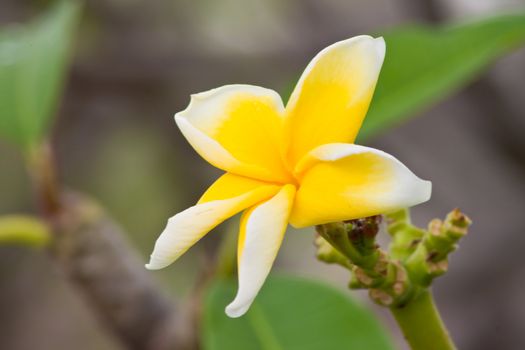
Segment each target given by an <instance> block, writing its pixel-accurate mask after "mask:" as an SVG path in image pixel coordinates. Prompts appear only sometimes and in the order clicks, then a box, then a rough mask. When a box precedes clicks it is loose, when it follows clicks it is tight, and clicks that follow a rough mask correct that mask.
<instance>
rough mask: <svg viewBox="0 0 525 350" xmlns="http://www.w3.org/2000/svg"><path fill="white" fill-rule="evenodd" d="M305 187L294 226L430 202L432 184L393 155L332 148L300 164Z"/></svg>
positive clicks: (312, 153)
mask: <svg viewBox="0 0 525 350" xmlns="http://www.w3.org/2000/svg"><path fill="white" fill-rule="evenodd" d="M296 175H297V176H298V177H299V178H300V183H301V186H300V188H299V189H298V191H297V194H296V197H295V201H294V207H293V209H292V214H291V216H290V223H291V224H292V225H293V226H294V227H305V226H311V225H319V224H324V223H328V222H335V221H342V220H350V219H356V218H362V217H367V216H371V215H377V214H382V213H386V212H389V211H392V210H396V209H398V208H403V207H408V206H413V205H416V204H419V203H422V202H425V201H427V200H428V199H429V198H430V193H431V183H430V182H429V181H424V180H421V179H420V178H418V177H417V176H416V175H414V174H413V173H412V172H411V171H410V170H409V169H408V168H407V167H406V166H404V165H403V164H402V163H401V162H399V161H398V160H397V159H396V158H394V157H393V156H391V155H389V154H387V153H385V152H382V151H379V150H376V149H373V148H369V147H364V146H358V145H352V144H341V143H339V144H328V145H323V146H319V147H317V148H316V149H314V150H312V151H310V153H309V154H308V155H307V156H305V157H304V158H303V159H302V160H301V161H300V162H299V164H298V165H297V168H296Z"/></svg>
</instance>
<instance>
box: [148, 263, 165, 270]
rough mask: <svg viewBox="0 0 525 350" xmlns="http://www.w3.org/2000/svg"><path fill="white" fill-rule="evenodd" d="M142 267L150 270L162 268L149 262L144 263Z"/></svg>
mask: <svg viewBox="0 0 525 350" xmlns="http://www.w3.org/2000/svg"><path fill="white" fill-rule="evenodd" d="M144 267H145V268H146V270H150V271H154V270H160V269H162V267H161V266H158V265H154V264H151V263H150V264H145V265H144Z"/></svg>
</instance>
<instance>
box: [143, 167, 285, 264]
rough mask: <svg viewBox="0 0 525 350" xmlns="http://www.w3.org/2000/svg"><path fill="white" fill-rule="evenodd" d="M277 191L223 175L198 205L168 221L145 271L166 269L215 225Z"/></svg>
mask: <svg viewBox="0 0 525 350" xmlns="http://www.w3.org/2000/svg"><path fill="white" fill-rule="evenodd" d="M279 188H280V187H279V186H275V185H268V184H264V183H261V182H259V181H254V180H250V179H246V178H243V177H240V176H237V175H232V174H225V175H223V176H222V177H220V178H219V179H218V180H217V181H216V182H215V183H214V184H213V185H212V186H211V187H210V188H209V189H208V191H206V193H205V194H204V195H203V197H202V198H201V200H200V201H199V203H198V204H197V205H195V206H193V207H191V208H188V209H186V210H184V211H183V212H180V213H178V214H177V215H175V216H173V217H171V218H170V219H169V220H168V224H167V226H166V228H165V229H164V231H163V232H162V233H161V234H160V236H159V238H158V239H157V242H156V243H155V248H154V249H153V253H151V259H150V262H149V264H147V265H146V268H148V269H150V270H157V269H161V268H163V267H166V266H168V265H169V264H171V263H172V262H174V261H175V260H177V259H178V258H179V257H180V256H181V255H182V254H184V253H185V252H186V251H187V250H188V249H189V248H190V247H191V246H192V245H194V244H195V243H196V242H197V241H198V240H199V239H201V238H202V237H204V235H206V233H208V232H209V231H210V230H212V229H213V228H214V227H215V226H217V225H218V224H220V223H221V222H223V221H224V220H226V219H228V218H230V217H231V216H233V215H235V214H237V213H238V212H240V211H242V210H244V209H246V208H248V207H251V206H253V205H255V204H257V203H259V202H261V201H263V200H265V199H267V198H270V197H271V196H273V195H274V194H275V193H277V192H278V191H279Z"/></svg>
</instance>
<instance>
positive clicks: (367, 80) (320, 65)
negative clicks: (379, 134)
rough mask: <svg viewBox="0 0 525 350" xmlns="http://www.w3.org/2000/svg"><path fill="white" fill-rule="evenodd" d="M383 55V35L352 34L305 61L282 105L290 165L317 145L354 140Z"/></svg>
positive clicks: (372, 90)
mask: <svg viewBox="0 0 525 350" xmlns="http://www.w3.org/2000/svg"><path fill="white" fill-rule="evenodd" d="M384 56H385V42H384V40H383V38H376V39H374V38H372V37H369V36H357V37H354V38H351V39H348V40H344V41H340V42H338V43H335V44H333V45H331V46H329V47H327V48H325V49H324V50H322V51H321V52H320V53H319V54H317V56H316V57H315V58H314V59H313V60H312V61H311V62H310V64H309V65H308V66H307V67H306V70H305V71H304V73H303V75H302V76H301V78H300V80H299V82H298V84H297V86H296V87H295V90H294V91H293V93H292V95H291V97H290V101H289V102H288V105H287V106H286V122H285V123H286V126H285V130H286V134H287V135H289V139H288V142H289V145H288V152H287V156H288V159H289V161H290V162H291V163H292V164H295V163H296V162H297V161H299V159H301V158H302V156H303V155H305V154H306V153H307V152H308V151H310V150H312V149H313V148H315V147H317V146H320V145H323V144H327V143H335V142H345V143H352V142H353V141H354V140H355V137H356V135H357V132H358V131H359V128H360V127H361V123H362V121H363V118H364V117H365V114H366V112H367V110H368V106H369V104H370V100H371V98H372V95H373V92H374V89H375V85H376V82H377V78H378V76H379V71H380V69H381V65H382V64H383V59H384Z"/></svg>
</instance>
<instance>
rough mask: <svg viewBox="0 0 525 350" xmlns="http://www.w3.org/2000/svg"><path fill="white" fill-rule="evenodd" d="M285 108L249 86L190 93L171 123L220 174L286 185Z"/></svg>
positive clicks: (276, 97) (270, 93)
mask: <svg viewBox="0 0 525 350" xmlns="http://www.w3.org/2000/svg"><path fill="white" fill-rule="evenodd" d="M283 115H284V107H283V104H282V101H281V98H280V97H279V95H278V94H277V93H276V92H275V91H273V90H269V89H264V88H261V87H257V86H251V85H227V86H223V87H220V88H217V89H213V90H210V91H207V92H203V93H200V94H196V95H192V97H191V102H190V104H189V106H188V108H186V109H185V110H184V111H182V112H179V113H177V114H176V115H175V120H176V122H177V125H178V126H179V128H180V130H181V131H182V133H183V134H184V136H185V137H186V138H187V139H188V141H189V142H190V144H191V145H192V146H193V148H195V150H196V151H197V152H198V153H199V154H200V155H201V156H202V157H203V158H204V159H206V160H207V161H208V162H210V163H211V164H213V165H214V166H216V167H218V168H220V169H223V170H225V171H228V172H231V173H235V174H238V175H243V176H249V177H253V178H256V179H261V180H266V181H273V182H283V183H284V182H287V181H288V180H289V179H290V175H289V174H288V172H287V171H286V170H285V167H284V163H283V161H282V159H281V152H280V145H281V142H282V138H283V136H282V133H283Z"/></svg>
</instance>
